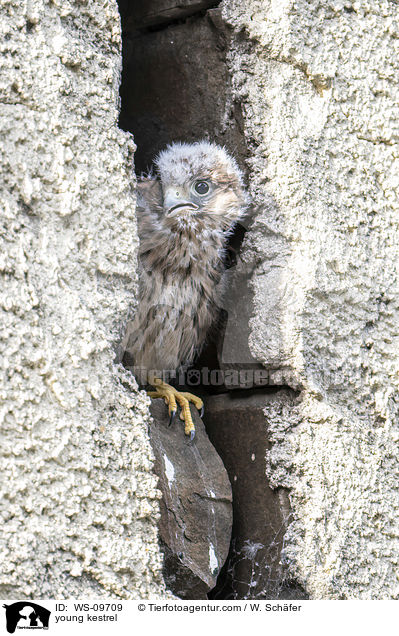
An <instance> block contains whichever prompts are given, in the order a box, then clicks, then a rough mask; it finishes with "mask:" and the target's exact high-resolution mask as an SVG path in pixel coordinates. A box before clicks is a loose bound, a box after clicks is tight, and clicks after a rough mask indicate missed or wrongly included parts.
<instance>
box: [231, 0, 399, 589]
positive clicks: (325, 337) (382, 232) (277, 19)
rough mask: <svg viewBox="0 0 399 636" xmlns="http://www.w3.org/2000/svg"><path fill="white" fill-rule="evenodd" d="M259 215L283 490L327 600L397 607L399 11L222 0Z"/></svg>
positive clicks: (265, 355) (263, 331)
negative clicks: (293, 394) (287, 402)
mask: <svg viewBox="0 0 399 636" xmlns="http://www.w3.org/2000/svg"><path fill="white" fill-rule="evenodd" d="M221 8H222V14H223V17H224V19H225V20H226V21H227V23H228V24H230V25H231V27H232V29H233V30H234V38H233V43H232V46H231V48H230V52H229V68H230V72H231V76H232V78H233V91H234V96H235V98H236V99H237V100H238V99H239V100H241V102H242V104H243V113H244V126H245V137H246V140H247V144H248V146H249V149H250V153H251V157H250V159H249V166H250V175H251V179H250V180H251V193H252V196H253V200H254V201H255V204H256V205H257V207H258V210H259V212H258V216H257V220H256V223H255V225H254V228H253V230H252V232H251V234H250V236H248V238H247V240H246V243H245V244H244V251H243V257H242V258H243V259H244V260H245V259H252V261H255V264H256V267H255V271H254V275H253V276H252V280H251V283H252V289H253V293H254V313H253V317H252V319H251V322H250V326H251V333H250V338H249V342H250V347H251V351H252V354H253V355H254V357H255V358H256V359H257V360H259V361H261V362H262V363H263V364H264V365H265V366H266V367H267V368H269V369H270V377H271V382H274V383H277V384H281V383H284V384H288V385H289V386H291V387H293V388H295V389H301V393H300V397H299V398H298V400H297V403H296V405H295V406H294V407H293V408H291V407H287V406H284V404H281V403H280V404H279V403H276V404H274V405H270V404H269V405H268V406H267V407H266V414H267V420H268V422H269V423H271V424H270V425H271V430H270V433H269V434H270V436H271V441H272V450H271V452H270V453H269V455H268V457H269V468H268V473H269V477H270V478H271V482H272V485H274V486H286V487H287V488H289V489H290V499H291V505H292V508H293V510H292V514H293V521H292V523H291V524H290V526H289V530H288V533H287V534H286V537H285V551H284V556H285V560H286V562H287V563H288V565H289V571H290V572H291V573H292V575H293V576H294V577H295V578H297V579H298V580H299V581H300V582H301V583H302V584H303V585H304V586H305V588H306V590H307V591H308V593H309V594H310V595H311V598H357V599H365V598H373V599H376V598H380V599H381V598H398V597H399V586H398V580H397V562H398V557H399V540H398V538H399V525H398V521H397V519H398V512H399V511H398V502H399V496H398V495H399V492H398V464H397V460H396V459H395V458H396V457H397V455H398V450H399V449H398V441H399V431H398V425H397V421H398V398H397V387H398V364H399V353H398V352H399V349H398V326H397V325H398V323H399V300H398V299H399V296H398V286H397V263H398V255H399V247H398V245H399V236H398V226H397V218H398V197H397V187H398V131H399V124H398V122H399V99H398V98H399V94H398V85H397V81H396V77H397V73H398V59H399V58H398V52H399V50H398V49H399V47H398V39H397V26H398V17H399V14H398V8H397V6H396V4H395V3H392V2H386V1H383V2H377V1H375V0H361V1H359V2H351V1H346V2H343V1H341V0H334V1H332V0H331V1H329V2H312V3H309V2H305V1H301V0H300V1H296V2H293V1H291V0H286V1H284V2H280V1H277V0H275V1H274V0H270V1H269V2H260V1H259V0H252V1H251V2H248V3H245V4H243V3H242V2H237V1H235V0H233V1H226V2H222V3H221Z"/></svg>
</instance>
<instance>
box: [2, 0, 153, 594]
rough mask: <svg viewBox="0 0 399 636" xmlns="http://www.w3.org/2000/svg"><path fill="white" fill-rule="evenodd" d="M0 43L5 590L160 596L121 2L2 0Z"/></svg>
mask: <svg viewBox="0 0 399 636" xmlns="http://www.w3.org/2000/svg"><path fill="white" fill-rule="evenodd" d="M0 46H1V61H0V64H1V67H2V72H1V86H0V89H1V103H2V105H1V114H0V127H1V134H0V139H1V145H2V152H1V174H2V178H3V182H2V188H1V211H2V213H1V248H0V272H1V301H0V311H1V337H2V351H3V353H2V360H1V364H2V367H3V373H2V376H1V389H0V392H1V399H2V403H1V410H0V413H1V430H2V454H3V455H2V496H1V539H0V546H1V574H0V584H1V586H0V596H1V597H2V598H7V597H18V596H20V597H25V598H26V597H29V596H33V597H36V598H38V597H39V598H40V597H46V596H47V597H51V598H62V597H68V596H69V597H71V596H75V597H76V596H77V597H79V596H91V597H94V596H95V597H97V598H98V597H104V596H120V597H126V598H127V597H130V598H134V597H141V598H143V597H146V596H149V595H151V596H152V597H156V596H159V595H163V594H164V589H163V585H162V583H161V577H160V566H161V559H160V556H159V553H158V547H157V534H156V522H157V518H158V497H159V493H158V491H157V489H156V479H155V477H154V476H153V474H152V472H151V467H152V453H151V450H150V446H149V442H148V437H147V431H146V423H147V421H148V405H147V398H145V397H142V394H140V393H138V392H137V389H136V388H135V386H132V385H131V384H130V383H129V380H128V378H127V377H125V376H124V372H123V371H122V370H121V369H119V370H118V368H117V367H115V365H114V364H113V359H114V356H115V352H114V348H115V346H116V343H117V342H118V341H119V339H120V330H121V329H122V325H123V324H124V323H125V322H126V318H127V314H128V311H129V308H130V307H132V306H133V304H134V293H135V289H136V287H135V286H136V281H135V275H134V270H135V266H134V263H135V261H134V257H135V249H136V242H137V238H136V234H135V224H134V192H133V188H132V181H133V177H132V173H131V170H132V155H133V150H134V148H133V144H132V142H131V141H130V139H129V136H128V135H127V134H125V133H122V132H121V131H119V130H118V128H117V116H118V103H117V101H118V87H119V76H120V27H119V16H118V12H117V7H116V3H115V2H113V1H106V2H104V1H101V2H97V1H95V2H88V1H85V0H80V1H78V0H76V2H74V1H68V0H59V1H58V0H52V1H51V2H45V1H44V0H29V1H28V2H20V1H19V0H10V1H7V0H6V1H5V2H3V3H2V8H1V43H0Z"/></svg>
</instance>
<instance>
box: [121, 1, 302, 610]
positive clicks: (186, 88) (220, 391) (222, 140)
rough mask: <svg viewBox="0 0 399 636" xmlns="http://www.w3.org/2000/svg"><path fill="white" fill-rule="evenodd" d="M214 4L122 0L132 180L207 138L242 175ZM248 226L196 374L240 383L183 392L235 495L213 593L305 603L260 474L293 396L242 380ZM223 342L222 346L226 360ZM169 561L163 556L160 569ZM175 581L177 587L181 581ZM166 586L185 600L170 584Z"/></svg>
mask: <svg viewBox="0 0 399 636" xmlns="http://www.w3.org/2000/svg"><path fill="white" fill-rule="evenodd" d="M217 4H218V3H215V2H205V1H203V2H199V1H197V2H195V1H194V2H190V1H189V0H186V1H185V2H179V3H178V4H177V3H175V2H173V1H172V0H158V1H150V2H147V3H145V5H143V4H142V3H139V2H136V3H131V2H128V1H127V0H120V1H119V7H120V13H121V19H122V31H123V74H122V85H121V91H120V95H121V112H120V126H121V128H122V129H124V130H127V131H130V132H132V133H133V135H134V139H135V142H136V144H137V152H136V155H135V169H136V172H137V173H138V174H140V173H141V172H147V171H148V170H150V169H151V165H152V161H153V158H154V156H155V155H156V154H157V153H158V152H159V151H160V150H161V149H162V148H164V147H165V146H166V145H167V144H168V143H171V142H172V141H186V142H190V141H196V140H198V139H203V138H206V139H209V140H211V141H215V142H216V143H219V144H222V145H225V146H226V148H227V149H228V150H229V151H230V152H232V154H234V156H235V157H236V159H237V161H238V163H239V165H240V167H241V169H242V170H243V171H244V173H246V174H247V170H246V159H247V157H248V149H247V144H246V139H245V135H244V130H243V120H242V115H241V105H240V104H239V103H237V102H236V101H234V100H233V99H232V91H231V81H230V76H229V72H228V68H227V64H226V55H227V52H228V48H229V40H230V37H231V31H230V30H229V28H228V27H226V25H225V24H224V22H223V20H222V18H221V15H220V12H219V9H218V8H217ZM248 227H249V223H247V224H246V228H244V227H240V228H239V229H238V230H237V231H236V233H235V235H234V236H233V237H232V239H231V245H230V248H229V255H228V263H227V266H228V267H229V268H230V270H231V276H230V286H231V292H230V294H228V299H227V303H226V307H225V308H224V311H222V314H221V321H220V325H219V327H220V328H219V330H218V332H217V334H216V337H215V338H214V341H213V342H210V343H209V345H208V346H207V347H206V348H205V351H204V352H203V353H202V355H201V357H200V359H199V360H198V361H197V363H196V365H195V368H194V369H193V374H194V375H193V376H192V377H194V378H195V377H196V376H195V373H197V377H199V374H201V372H202V371H203V370H204V369H209V372H208V374H206V377H207V378H208V379H209V377H210V375H209V374H210V373H211V371H213V372H214V373H219V372H220V370H224V371H226V370H227V371H228V370H230V369H234V370H235V371H238V372H240V371H243V372H247V375H246V376H245V377H246V380H245V381H241V382H238V383H237V382H232V383H230V385H229V386H227V385H226V383H224V382H219V381H215V382H212V381H211V382H209V381H207V382H202V384H201V383H200V384H199V385H198V384H197V383H195V385H194V386H190V387H189V390H192V391H193V392H196V393H198V394H201V395H202V397H204V400H205V405H206V410H205V417H204V423H205V426H206V428H207V433H208V435H209V437H210V440H211V442H212V444H213V445H214V446H215V448H216V450H217V452H218V453H219V455H220V457H221V458H222V460H223V463H224V465H225V467H226V469H227V472H228V475H229V478H230V482H231V485H232V491H233V534H232V540H231V546H230V552H229V555H228V557H227V561H226V564H225V566H224V568H223V570H222V571H221V573H220V575H219V578H218V581H217V584H216V587H215V588H214V589H213V590H212V591H211V592H210V594H209V596H210V598H215V599H216V598H217V599H228V598H229V599H240V598H241V599H242V598H279V599H301V598H305V597H306V595H305V593H304V592H303V590H302V589H301V588H300V587H299V586H298V585H296V583H295V582H292V581H290V580H287V579H286V573H285V567H284V564H283V563H282V546H283V537H284V534H285V531H286V528H287V524H288V521H289V519H290V514H291V513H290V506H289V501H288V496H287V491H284V490H283V489H280V490H278V491H272V489H271V488H270V487H269V485H268V483H267V480H266V476H265V471H266V466H265V464H266V460H265V457H266V453H267V451H268V448H269V443H268V441H267V439H268V431H267V422H266V421H265V414H264V408H265V404H266V403H272V404H274V403H275V402H276V401H277V402H278V401H279V400H280V399H281V396H282V395H283V396H284V399H287V400H288V401H289V400H292V399H294V398H295V393H294V392H293V391H289V390H283V391H281V390H280V389H281V387H274V388H271V387H269V386H267V383H266V384H264V385H263V386H262V382H261V383H260V386H259V383H257V382H256V381H255V382H254V381H249V382H247V383H246V381H247V380H248V377H250V378H252V379H253V377H254V373H255V372H259V371H261V370H262V369H263V367H262V365H260V364H259V363H258V362H257V361H256V360H254V359H253V357H252V356H251V354H250V351H249V347H248V334H249V328H248V321H249V319H250V317H251V311H252V309H251V308H252V292H251V290H250V287H249V285H248V278H249V270H248V267H242V263H241V264H240V263H238V260H239V250H240V245H241V242H242V240H243V238H244V235H245V232H246V229H248ZM223 341H224V342H223ZM224 343H227V344H228V352H227V357H226V347H225V346H223V345H224ZM204 377H205V376H204ZM215 377H216V376H215ZM217 377H218V378H219V377H220V376H217ZM256 386H257V387H258V388H257V389H256V390H253V389H254V387H256ZM239 389H241V390H239ZM242 389H247V390H242ZM161 525H162V524H161ZM175 560H176V559H175ZM171 561H172V562H173V559H172V560H171V559H167V560H166V567H168V566H167V563H170V562H171ZM165 574H166V576H165V578H166V580H167V581H168V582H170V581H173V580H174V578H176V577H177V575H176V573H174V572H171V571H166V573H165ZM177 578H179V586H180V588H181V584H182V583H181V577H177ZM190 585H191V582H189V581H188V582H187V586H188V587H189V586H190ZM170 587H171V589H172V591H174V592H175V593H177V594H178V595H180V596H183V597H185V598H190V596H187V595H185V594H182V593H181V592H180V591H179V590H177V588H176V589H174V588H173V585H172V584H170Z"/></svg>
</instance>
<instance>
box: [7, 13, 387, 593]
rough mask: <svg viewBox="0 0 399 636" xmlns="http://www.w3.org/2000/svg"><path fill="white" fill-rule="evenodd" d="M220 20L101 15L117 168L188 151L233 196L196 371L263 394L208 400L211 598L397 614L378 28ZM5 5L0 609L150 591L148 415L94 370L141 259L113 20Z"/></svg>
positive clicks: (383, 22)
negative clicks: (226, 488) (217, 512)
mask: <svg viewBox="0 0 399 636" xmlns="http://www.w3.org/2000/svg"><path fill="white" fill-rule="evenodd" d="M216 4H217V3H216V2H211V1H209V2H207V1H202V0H198V1H193V2H190V1H189V0H187V1H185V2H180V3H176V2H173V0H162V2H155V1H154V0H152V2H148V3H146V4H145V8H143V7H144V5H143V3H141V4H140V3H137V5H136V8H134V7H133V14H129V12H127V9H128V7H129V5H130V9H131V7H132V5H131V3H127V2H124V1H123V0H121V1H120V11H121V15H122V18H123V21H124V24H125V25H126V29H127V31H128V33H126V34H125V35H126V41H125V45H127V48H126V46H125V73H126V72H129V73H135V81H136V82H137V83H136V88H135V92H134V91H133V92H130V89H129V85H128V84H127V83H126V79H124V82H123V84H122V90H121V95H122V113H121V117H120V126H121V127H122V128H124V129H129V130H131V131H132V132H133V133H134V134H135V140H136V143H137V144H138V145H139V148H138V152H137V154H136V159H137V160H136V167H137V169H138V170H145V169H146V167H147V166H148V164H149V162H150V161H151V158H152V157H153V156H154V154H155V153H156V152H157V151H158V150H159V149H160V147H162V146H163V145H165V144H166V143H167V142H169V141H171V140H172V139H184V140H190V139H194V138H198V137H204V136H205V137H206V136H208V137H210V138H212V139H215V140H216V141H218V142H220V143H226V144H227V146H228V147H229V149H230V150H231V151H232V152H234V153H235V154H236V155H237V158H238V160H239V162H240V165H241V166H243V167H244V168H245V170H246V173H247V175H248V179H249V187H250V192H251V196H252V200H253V203H254V210H255V212H256V215H255V221H254V224H253V226H252V227H251V229H250V231H249V232H247V234H246V236H245V239H244V244H243V249H242V252H241V256H240V259H239V263H238V267H236V268H235V271H234V272H232V277H231V278H232V281H233V280H234V275H235V276H236V280H237V275H238V276H239V280H240V287H239V289H240V290H241V291H240V292H239V297H238V292H237V299H238V300H237V302H231V303H230V305H228V309H230V314H229V320H230V322H229V320H228V322H227V327H226V334H227V336H228V338H229V340H226V342H227V341H228V342H232V343H239V345H240V346H237V351H236V352H234V356H233V357H235V359H233V360H232V359H230V358H229V357H228V356H229V353H231V348H230V347H227V349H229V351H227V350H225V351H223V348H222V353H221V357H220V358H219V360H218V362H219V363H220V366H221V367H223V365H224V364H225V365H227V364H240V363H243V362H244V363H245V365H246V366H247V367H248V365H249V366H251V365H252V367H253V368H256V369H258V368H259V367H260V365H263V367H264V368H265V369H266V370H267V371H268V374H269V385H270V387H269V388H268V389H267V391H266V390H263V389H262V390H259V391H258V392H257V393H256V394H255V395H251V396H250V395H249V394H248V393H247V394H246V396H245V397H244V398H242V397H240V396H236V394H235V393H234V390H233V391H231V392H230V393H226V394H225V395H224V396H215V395H213V396H210V397H209V398H208V407H209V408H208V412H209V417H208V426H209V434H210V436H211V438H213V440H214V443H215V446H217V447H218V450H219V452H220V454H221V456H222V458H223V459H224V461H225V464H226V467H227V469H228V471H229V474H230V478H231V481H232V487H233V508H234V506H235V512H234V519H235V520H234V524H233V527H234V528H236V532H237V533H241V535H240V537H239V539H240V540H241V544H238V543H236V544H235V545H236V548H237V546H238V548H237V549H236V551H235V552H234V549H232V553H231V560H230V566H231V567H230V570H231V571H237V572H238V571H239V574H240V577H241V576H243V577H244V580H243V582H242V583H240V586H238V587H237V586H235V585H234V581H233V580H232V581H230V583H231V588H232V589H231V590H230V592H231V594H230V597H233V596H234V595H235V596H234V597H236V598H239V597H241V598H242V597H244V596H250V595H253V596H256V595H257V596H258V597H261V598H262V597H263V598H264V597H267V595H269V596H270V595H272V594H275V595H276V596H277V595H278V594H280V593H281V594H282V596H281V598H289V596H290V594H291V596H292V597H293V598H300V597H301V595H302V594H309V595H310V597H311V598H325V599H332V598H357V599H361V598H373V599H377V598H398V597H399V586H398V581H397V574H396V570H397V561H398V558H399V543H398V536H399V528H398V522H397V520H396V519H397V516H398V501H399V499H398V486H397V484H398V468H397V461H396V456H397V454H398V442H399V434H398V429H397V424H396V422H397V411H398V406H397V403H398V401H397V397H396V390H397V384H398V354H397V350H398V347H397V327H396V324H397V322H398V318H399V308H398V298H399V296H398V293H397V292H398V290H397V272H396V268H397V262H398V249H399V248H398V247H397V245H398V244H399V240H398V238H399V237H398V236H397V234H398V230H397V223H396V219H397V213H398V210H397V207H398V206H397V196H396V191H397V186H398V178H397V174H398V165H397V164H398V158H397V157H398V152H397V150H398V121H399V117H398V115H399V113H398V110H399V107H398V102H399V100H398V88H397V82H396V77H397V73H398V68H397V65H398V59H399V57H398V39H397V37H396V35H397V22H398V10H397V7H396V5H395V3H392V2H387V1H383V2H380V1H378V2H377V0H359V1H356V2H352V1H350V0H347V1H346V2H343V1H341V0H329V1H328V2H313V3H309V2H305V0H297V1H295V2H294V0H284V1H283V2H281V1H279V0H269V1H267V2H264V1H263V0H262V1H260V0H249V1H248V2H246V3H242V2H238V1H237V0H228V1H227V0H226V1H223V2H221V3H220V5H219V7H218V8H215V7H216ZM141 5H143V6H141ZM155 5H158V7H156V9H157V10H159V5H162V6H161V8H162V12H163V17H162V19H160V18H159V12H158V14H157V11H153V10H152V7H154V6H155ZM1 11H2V21H1V25H2V26H1V28H2V35H3V37H2V43H1V45H0V46H1V49H2V57H1V62H0V63H1V65H2V81H1V85H0V90H1V93H2V103H3V106H2V113H1V117H0V125H1V132H2V134H1V143H2V146H3V152H2V159H1V162H2V166H1V173H2V176H3V187H2V192H1V199H2V210H3V215H2V234H1V240H2V246H1V256H0V271H1V276H2V286H1V304H0V309H1V320H2V334H3V340H4V343H3V347H4V352H5V353H4V356H3V359H2V364H3V366H4V376H3V379H4V385H2V386H1V394H2V398H3V405H2V410H1V417H2V431H3V435H2V437H3V443H2V449H3V450H2V452H3V458H4V459H3V463H4V477H5V480H4V481H5V491H4V494H3V497H2V505H1V514H2V533H1V539H0V541H1V548H2V552H3V554H4V556H3V559H2V567H1V574H0V585H1V587H0V596H1V597H3V598H7V597H10V598H11V597H14V598H15V597H17V596H25V597H27V596H32V597H35V596H36V597H38V596H42V597H44V596H48V597H52V598H55V597H58V598H62V597H68V596H69V597H70V596H92V597H94V596H96V597H97V598H98V597H105V596H120V597H125V598H128V597H129V598H137V597H141V598H143V597H146V596H147V597H148V596H151V597H153V598H154V597H156V596H159V597H161V596H163V597H165V596H167V595H169V594H170V593H169V592H167V591H166V590H165V586H164V584H163V582H162V577H161V556H160V553H159V548H158V534H157V528H156V524H157V521H158V518H159V505H158V504H159V502H158V499H159V497H160V493H159V492H158V490H157V487H156V485H157V482H156V477H155V475H154V473H153V454H152V451H151V448H150V445H149V439H148V433H147V430H148V424H149V421H150V420H149V411H148V400H147V398H146V397H145V396H144V394H143V393H142V392H139V391H138V390H137V386H136V384H135V381H134V379H133V378H132V377H131V376H130V375H129V374H128V373H127V372H126V371H125V370H124V369H123V368H122V367H121V366H119V365H116V364H115V363H114V360H115V352H116V351H117V348H118V343H119V342H120V339H121V335H122V333H123V328H124V325H125V324H126V321H127V318H128V314H129V312H130V311H132V310H133V309H134V306H135V294H136V277H135V251H136V247H137V237H136V232H135V220H134V174H133V171H132V159H133V153H134V150H135V149H134V145H133V143H132V141H131V137H130V136H129V135H128V134H126V133H124V132H122V131H121V130H120V129H119V128H118V125H117V122H118V90H119V82H120V71H121V48H120V46H121V42H120V39H121V38H120V35H121V34H120V25H119V16H118V12H117V7H116V3H115V2H114V1H113V0H107V1H106V2H101V3H100V2H97V1H96V0H95V1H94V2H88V1H87V0H73V1H72V0H70V1H68V0H62V2H61V0H51V2H50V3H45V2H44V0H31V1H30V2H28V3H18V2H17V0H7V2H5V3H3V6H2V10H1ZM126 12H127V13H126ZM162 12H161V13H162ZM157 16H158V17H157ZM165 20H166V22H165ZM165 25H167V31H163V29H164V27H165ZM129 34H130V35H129ZM187 34H190V35H191V48H190V46H189V41H188V38H187ZM197 42H198V46H196V52H195V51H193V49H194V48H195V44H196V43H197ZM201 42H202V43H204V42H206V47H203V48H201ZM193 44H194V47H193ZM160 46H161V47H162V51H163V53H162V56H161V57H160V56H159V55H158V53H157V50H158V48H159V47H160ZM177 50H179V51H180V56H178V55H177V53H176V51H177ZM205 51H207V52H206V53H205ZM129 60H130V62H129ZM162 62H164V64H165V66H164V70H165V72H166V70H167V71H168V75H167V77H165V73H164V72H163V70H162V68H161V69H160V68H159V66H157V65H159V64H161V63H162ZM129 63H130V66H131V67H130V69H129ZM140 69H141V70H140ZM150 80H151V81H150ZM140 87H141V88H140ZM171 87H172V90H171ZM144 88H145V89H146V92H145V93H144ZM197 89H198V90H197ZM171 96H172V98H173V99H174V102H173V99H172V100H171V101H169V102H168V103H167V100H168V99H170V97H171ZM183 98H184V99H183ZM176 99H177V100H178V102H179V104H180V107H179V108H175V109H173V108H171V109H168V107H167V106H169V104H173V103H176ZM149 109H150V110H151V117H150V118H148V117H147V120H146V119H145V118H143V117H142V113H143V112H147V113H148V112H149ZM165 113H168V115H165ZM233 269H234V268H233ZM233 286H234V283H233ZM237 289H238V287H237V286H236V290H237ZM231 293H232V294H233V292H231ZM231 297H233V296H231ZM240 306H241V307H242V309H243V311H242V313H241V314H240V312H238V311H236V309H237V307H240ZM243 316H244V318H243ZM247 342H248V344H249V346H247ZM244 349H245V359H244V360H243V359H240V356H242V355H243V350H244ZM219 353H220V351H219ZM226 356H227V357H226ZM272 387H275V390H273V388H272ZM280 387H285V388H284V390H282V391H281V390H278V389H279V388H280ZM233 388H234V387H233ZM262 391H263V392H262ZM235 400H238V401H235ZM245 405H247V406H245ZM246 409H250V412H251V418H252V419H251V418H249V417H248V416H247V412H249V411H247V410H246ZM249 420H251V421H253V426H252V427H248V433H247V432H246V428H245V423H247V422H248V421H249ZM218 422H219V423H220V422H221V423H222V425H221V426H220V427H219V429H218ZM251 435H252V436H253V437H251ZM226 439H227V442H226ZM232 439H236V440H237V444H235V445H234V444H231V443H230V442H231V440H232ZM219 446H220V447H219ZM238 448H242V449H243V451H242V455H240V457H237V449H238ZM265 454H267V467H265V462H264V455H265ZM264 471H266V472H267V477H268V480H269V482H268V481H267V480H266V476H265V480H264V482H263V481H262V475H263V474H264ZM235 478H236V479H235ZM252 478H253V480H254V488H251V487H250V486H251V479H252ZM241 479H242V481H240V480H241ZM245 480H247V481H245ZM268 483H270V485H271V486H273V487H274V488H275V489H276V490H275V492H274V494H273V493H272V492H271V491H270V490H269V485H268ZM247 484H248V486H247ZM243 493H244V494H243ZM246 493H248V494H250V495H251V497H252V498H251V497H249V496H248V497H246ZM287 495H289V500H290V505H289V503H288V496H287ZM259 502H262V503H261V506H264V509H263V508H262V511H261V512H260V514H259V515H258V516H256V519H257V524H258V525H257V527H256V528H255V527H254V526H250V525H249V524H248V518H249V517H251V515H252V514H253V511H254V510H256V506H257V505H258V503H259ZM244 504H245V505H244ZM269 506H270V509H269V508H268V507H269ZM269 510H270V515H269ZM269 518H270V522H269V521H268V519H269ZM262 525H264V526H265V531H264V532H263V530H262ZM236 539H237V537H236ZM259 546H260V547H259ZM255 548H256V550H255ZM259 551H260V552H259ZM258 552H259V554H258ZM237 555H238V557H237ZM258 556H260V557H261V561H260V562H261V564H262V567H261V568H259V567H258V561H257V560H256V559H257V558H258ZM244 557H245V558H244ZM263 564H264V565H263ZM255 565H256V567H257V568H258V570H257V571H256V577H257V580H256V585H255V586H254V587H253V590H252V591H251V590H250V589H249V587H248V586H249V583H251V584H252V583H253V582H254V581H250V580H249V579H250V577H251V576H252V575H253V572H252V570H251V567H252V566H255ZM235 568H237V570H235ZM245 577H246V578H245ZM232 579H234V576H232ZM284 581H285V584H284ZM289 581H291V583H292V585H291V588H290V589H291V592H290V591H289V589H288V588H289ZM298 582H299V584H301V585H302V586H303V588H304V590H305V592H302V591H301V590H300V588H299V586H298ZM230 583H229V584H230ZM284 585H285V587H284ZM273 586H274V587H273ZM295 586H297V587H295ZM221 594H223V590H222V589H220V590H219V597H220V598H222V596H221Z"/></svg>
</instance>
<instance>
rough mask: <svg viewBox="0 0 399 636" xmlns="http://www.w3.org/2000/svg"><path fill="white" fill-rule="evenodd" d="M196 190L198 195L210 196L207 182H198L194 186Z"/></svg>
mask: <svg viewBox="0 0 399 636" xmlns="http://www.w3.org/2000/svg"><path fill="white" fill-rule="evenodd" d="M194 190H195V191H196V193H197V194H208V192H209V183H207V182H206V181H197V182H196V183H195V184H194Z"/></svg>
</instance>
